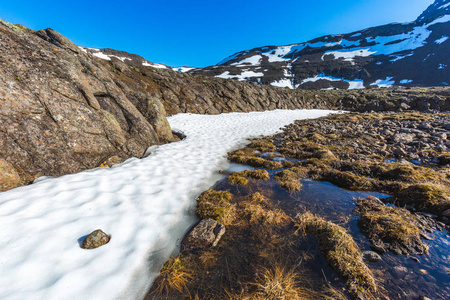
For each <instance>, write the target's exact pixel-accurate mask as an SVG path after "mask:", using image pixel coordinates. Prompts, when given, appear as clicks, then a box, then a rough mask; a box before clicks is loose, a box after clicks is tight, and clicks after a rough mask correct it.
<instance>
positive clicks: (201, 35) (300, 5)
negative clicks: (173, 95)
mask: <svg viewBox="0 0 450 300" xmlns="http://www.w3.org/2000/svg"><path fill="white" fill-rule="evenodd" d="M433 2H434V1H433V0H292V1H291V0H286V1H276V0H270V1H267V0H258V1H254V0H247V1H245V0H222V1H218V0H208V1H196V0H190V1H187V0H185V1H182V0H147V1H144V0H141V1H139V0H128V1H118V0H109V1H96V0H90V1H86V0H77V1H65V0H60V1H49V0H0V18H2V19H4V20H6V21H8V22H11V23H15V24H16V23H19V24H23V25H25V26H27V27H29V28H32V29H35V30H38V29H42V28H53V29H55V30H57V31H59V32H60V33H62V34H63V35H65V36H67V37H68V38H69V39H71V40H72V41H73V42H74V43H76V44H78V45H81V46H87V47H94V48H113V49H117V50H124V51H127V52H130V53H136V54H139V55H142V56H144V57H145V58H146V59H148V60H150V61H153V62H158V63H164V64H167V65H169V66H183V65H186V66H195V67H204V66H208V65H214V64H216V63H218V62H219V61H221V60H222V59H223V58H225V57H227V56H229V55H231V54H233V53H235V52H238V51H241V50H247V49H251V48H255V47H260V46H265V45H287V44H293V43H300V42H304V41H307V40H310V39H313V38H316V37H319V36H322V35H326V34H338V33H348V32H351V31H356V30H359V29H364V28H366V27H371V26H377V25H383V24H386V23H391V22H408V21H413V20H415V19H416V18H417V17H418V16H419V14H420V13H421V12H422V11H423V10H425V9H426V8H427V7H428V5H430V4H431V3H433Z"/></svg>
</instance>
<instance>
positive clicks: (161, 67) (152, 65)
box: [142, 61, 168, 69]
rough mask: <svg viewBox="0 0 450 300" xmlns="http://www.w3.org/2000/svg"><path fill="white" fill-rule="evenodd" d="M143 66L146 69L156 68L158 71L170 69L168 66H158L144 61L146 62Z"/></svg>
mask: <svg viewBox="0 0 450 300" xmlns="http://www.w3.org/2000/svg"><path fill="white" fill-rule="evenodd" d="M142 65H143V66H144V67H152V68H156V69H168V67H167V66H166V65H163V64H157V63H152V62H149V61H144V62H143V63H142Z"/></svg>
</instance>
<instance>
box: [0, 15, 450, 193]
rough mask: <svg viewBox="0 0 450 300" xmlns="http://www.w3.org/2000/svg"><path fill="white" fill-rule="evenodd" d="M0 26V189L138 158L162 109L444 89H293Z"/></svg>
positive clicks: (372, 105) (253, 107) (396, 100)
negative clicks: (175, 67)
mask: <svg viewBox="0 0 450 300" xmlns="http://www.w3.org/2000/svg"><path fill="white" fill-rule="evenodd" d="M0 35H1V39H0V50H1V51H2V56H1V57H0V104H1V110H0V159H2V160H1V161H2V163H1V164H2V168H5V169H7V170H8V174H12V175H8V176H6V175H5V176H2V177H1V185H0V186H1V187H2V190H7V189H10V188H12V187H15V186H19V185H23V184H27V183H29V182H32V181H33V180H34V179H35V178H36V177H39V176H41V175H46V176H60V175H63V174H68V173H74V172H79V171H81V170H84V169H88V168H92V167H97V166H108V165H112V164H115V163H118V162H121V161H123V160H124V159H126V158H128V157H131V156H134V157H142V156H143V154H144V152H145V150H146V149H147V147H149V146H151V145H154V144H161V143H165V142H170V141H173V140H174V137H173V135H172V132H171V130H170V126H169V124H168V122H167V120H166V114H167V115H172V114H176V113H181V112H184V113H201V114H217V113H222V112H232V111H239V112H248V111H262V110H271V109H295V108H344V109H351V110H358V111H367V110H397V111H398V110H409V109H416V110H422V111H430V112H433V111H434V112H437V111H443V110H448V109H449V108H450V104H449V103H450V100H449V99H450V96H449V95H450V92H449V91H450V89H449V88H431V89H414V88H408V89H402V90H398V89H397V90H396V89H368V90H363V91H356V90H354V91H344V90H332V91H306V90H298V91H297V90H296V91H293V90H289V89H284V88H276V87H270V86H261V85H257V84H254V83H249V82H238V81H234V80H226V79H220V78H211V77H204V76H201V75H191V74H185V73H181V72H175V71H172V70H171V69H167V68H166V69H159V68H153V67H150V66H144V65H143V64H142V62H143V61H145V59H143V58H141V57H140V56H137V55H132V54H127V53H126V52H121V51H115V50H111V49H110V50H108V51H107V53H108V54H111V55H112V58H111V60H103V59H100V58H98V57H95V56H94V55H92V53H90V52H89V51H85V50H83V49H81V48H79V47H77V46H76V45H74V44H73V43H72V42H71V41H70V40H68V39H67V38H66V37H64V36H62V35H61V34H59V33H58V32H56V31H54V30H52V29H45V30H39V31H33V30H31V29H28V28H26V27H24V26H21V25H12V24H9V23H7V22H5V21H1V22H0ZM114 55H116V56H127V55H128V56H129V57H130V58H129V59H122V60H121V59H119V58H117V57H113V56H114Z"/></svg>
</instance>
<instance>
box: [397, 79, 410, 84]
mask: <svg viewBox="0 0 450 300" xmlns="http://www.w3.org/2000/svg"><path fill="white" fill-rule="evenodd" d="M411 82H413V81H412V80H411V79H403V80H400V83H401V84H406V83H411Z"/></svg>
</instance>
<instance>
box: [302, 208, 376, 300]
mask: <svg viewBox="0 0 450 300" xmlns="http://www.w3.org/2000/svg"><path fill="white" fill-rule="evenodd" d="M295 225H296V227H297V233H299V232H302V233H309V234H312V235H314V236H315V237H316V238H317V241H318V242H319V247H320V249H321V251H322V252H323V253H324V255H325V258H326V260H327V261H328V263H329V264H330V265H331V267H332V268H333V269H334V270H335V271H336V272H337V273H338V274H339V275H340V276H341V277H343V278H344V280H345V281H346V283H347V286H348V287H349V290H350V293H352V295H353V296H355V297H358V295H359V294H360V293H361V294H362V295H363V296H364V297H366V298H368V299H375V296H374V295H375V293H376V290H377V286H376V283H375V279H374V277H373V274H372V272H371V271H370V269H369V268H368V267H367V266H366V264H365V263H364V262H363V260H362V257H361V251H360V249H359V247H358V245H356V243H355V241H354V240H353V238H352V237H351V235H349V234H348V233H347V232H346V231H345V229H344V228H342V227H340V226H338V225H336V224H333V223H332V222H328V221H326V220H324V219H323V218H321V217H319V216H317V215H314V214H312V213H310V212H306V213H304V214H302V215H299V216H297V218H296V220H295Z"/></svg>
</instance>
